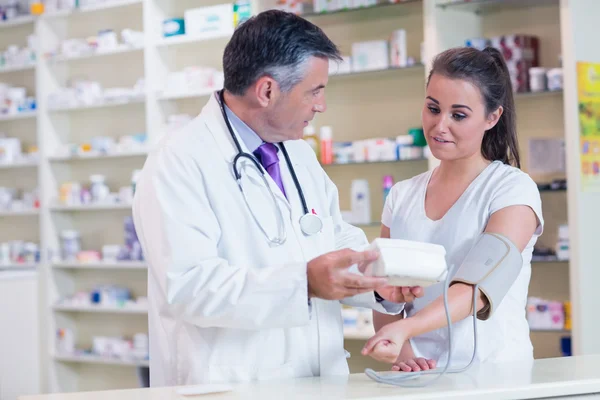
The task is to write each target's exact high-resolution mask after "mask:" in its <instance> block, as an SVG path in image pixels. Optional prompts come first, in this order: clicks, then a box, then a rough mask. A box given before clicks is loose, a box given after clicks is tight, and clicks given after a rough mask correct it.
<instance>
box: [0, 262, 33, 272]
mask: <svg viewBox="0 0 600 400" xmlns="http://www.w3.org/2000/svg"><path fill="white" fill-rule="evenodd" d="M37 266H38V264H37V263H15V264H3V263H0V271H28V270H32V269H36V268H37Z"/></svg>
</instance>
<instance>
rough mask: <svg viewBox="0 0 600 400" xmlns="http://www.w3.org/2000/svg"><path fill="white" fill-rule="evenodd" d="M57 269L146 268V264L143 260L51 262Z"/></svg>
mask: <svg viewBox="0 0 600 400" xmlns="http://www.w3.org/2000/svg"><path fill="white" fill-rule="evenodd" d="M52 267H53V268H58V269H90V270H96V269H99V270H102V269H106V270H147V269H148V266H147V264H146V263H145V262H143V261H114V262H109V261H97V262H74V261H73V262H71V261H62V262H55V263H53V264H52Z"/></svg>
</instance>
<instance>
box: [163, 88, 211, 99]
mask: <svg viewBox="0 0 600 400" xmlns="http://www.w3.org/2000/svg"><path fill="white" fill-rule="evenodd" d="M216 90H218V89H210V90H203V91H201V92H195V93H194V92H192V93H175V94H167V95H163V94H161V93H159V94H158V96H157V97H158V99H159V100H161V101H169V100H185V99H196V98H202V97H208V96H210V95H211V94H213V93H214V92H215V91H216Z"/></svg>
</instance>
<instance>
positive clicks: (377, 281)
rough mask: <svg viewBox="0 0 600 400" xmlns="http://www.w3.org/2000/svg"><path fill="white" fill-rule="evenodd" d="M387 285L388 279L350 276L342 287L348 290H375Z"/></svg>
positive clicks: (345, 279)
mask: <svg viewBox="0 0 600 400" xmlns="http://www.w3.org/2000/svg"><path fill="white" fill-rule="evenodd" d="M385 284H387V278H381V277H374V276H361V275H357V274H348V275H347V276H346V277H345V278H344V281H343V282H342V285H343V286H344V287H345V288H348V289H358V290H373V289H377V288H379V287H381V286H384V285H385Z"/></svg>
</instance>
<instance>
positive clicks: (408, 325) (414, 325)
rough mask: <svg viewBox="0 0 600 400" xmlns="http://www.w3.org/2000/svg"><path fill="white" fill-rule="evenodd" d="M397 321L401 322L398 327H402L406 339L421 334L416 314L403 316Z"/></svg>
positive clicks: (419, 322)
mask: <svg viewBox="0 0 600 400" xmlns="http://www.w3.org/2000/svg"><path fill="white" fill-rule="evenodd" d="M398 323H399V324H400V323H401V325H400V329H402V331H403V332H405V333H406V340H408V339H411V338H413V337H415V336H419V335H420V334H421V332H420V325H421V321H420V319H419V316H418V315H414V316H410V317H405V318H403V319H401V320H400V321H398Z"/></svg>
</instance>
